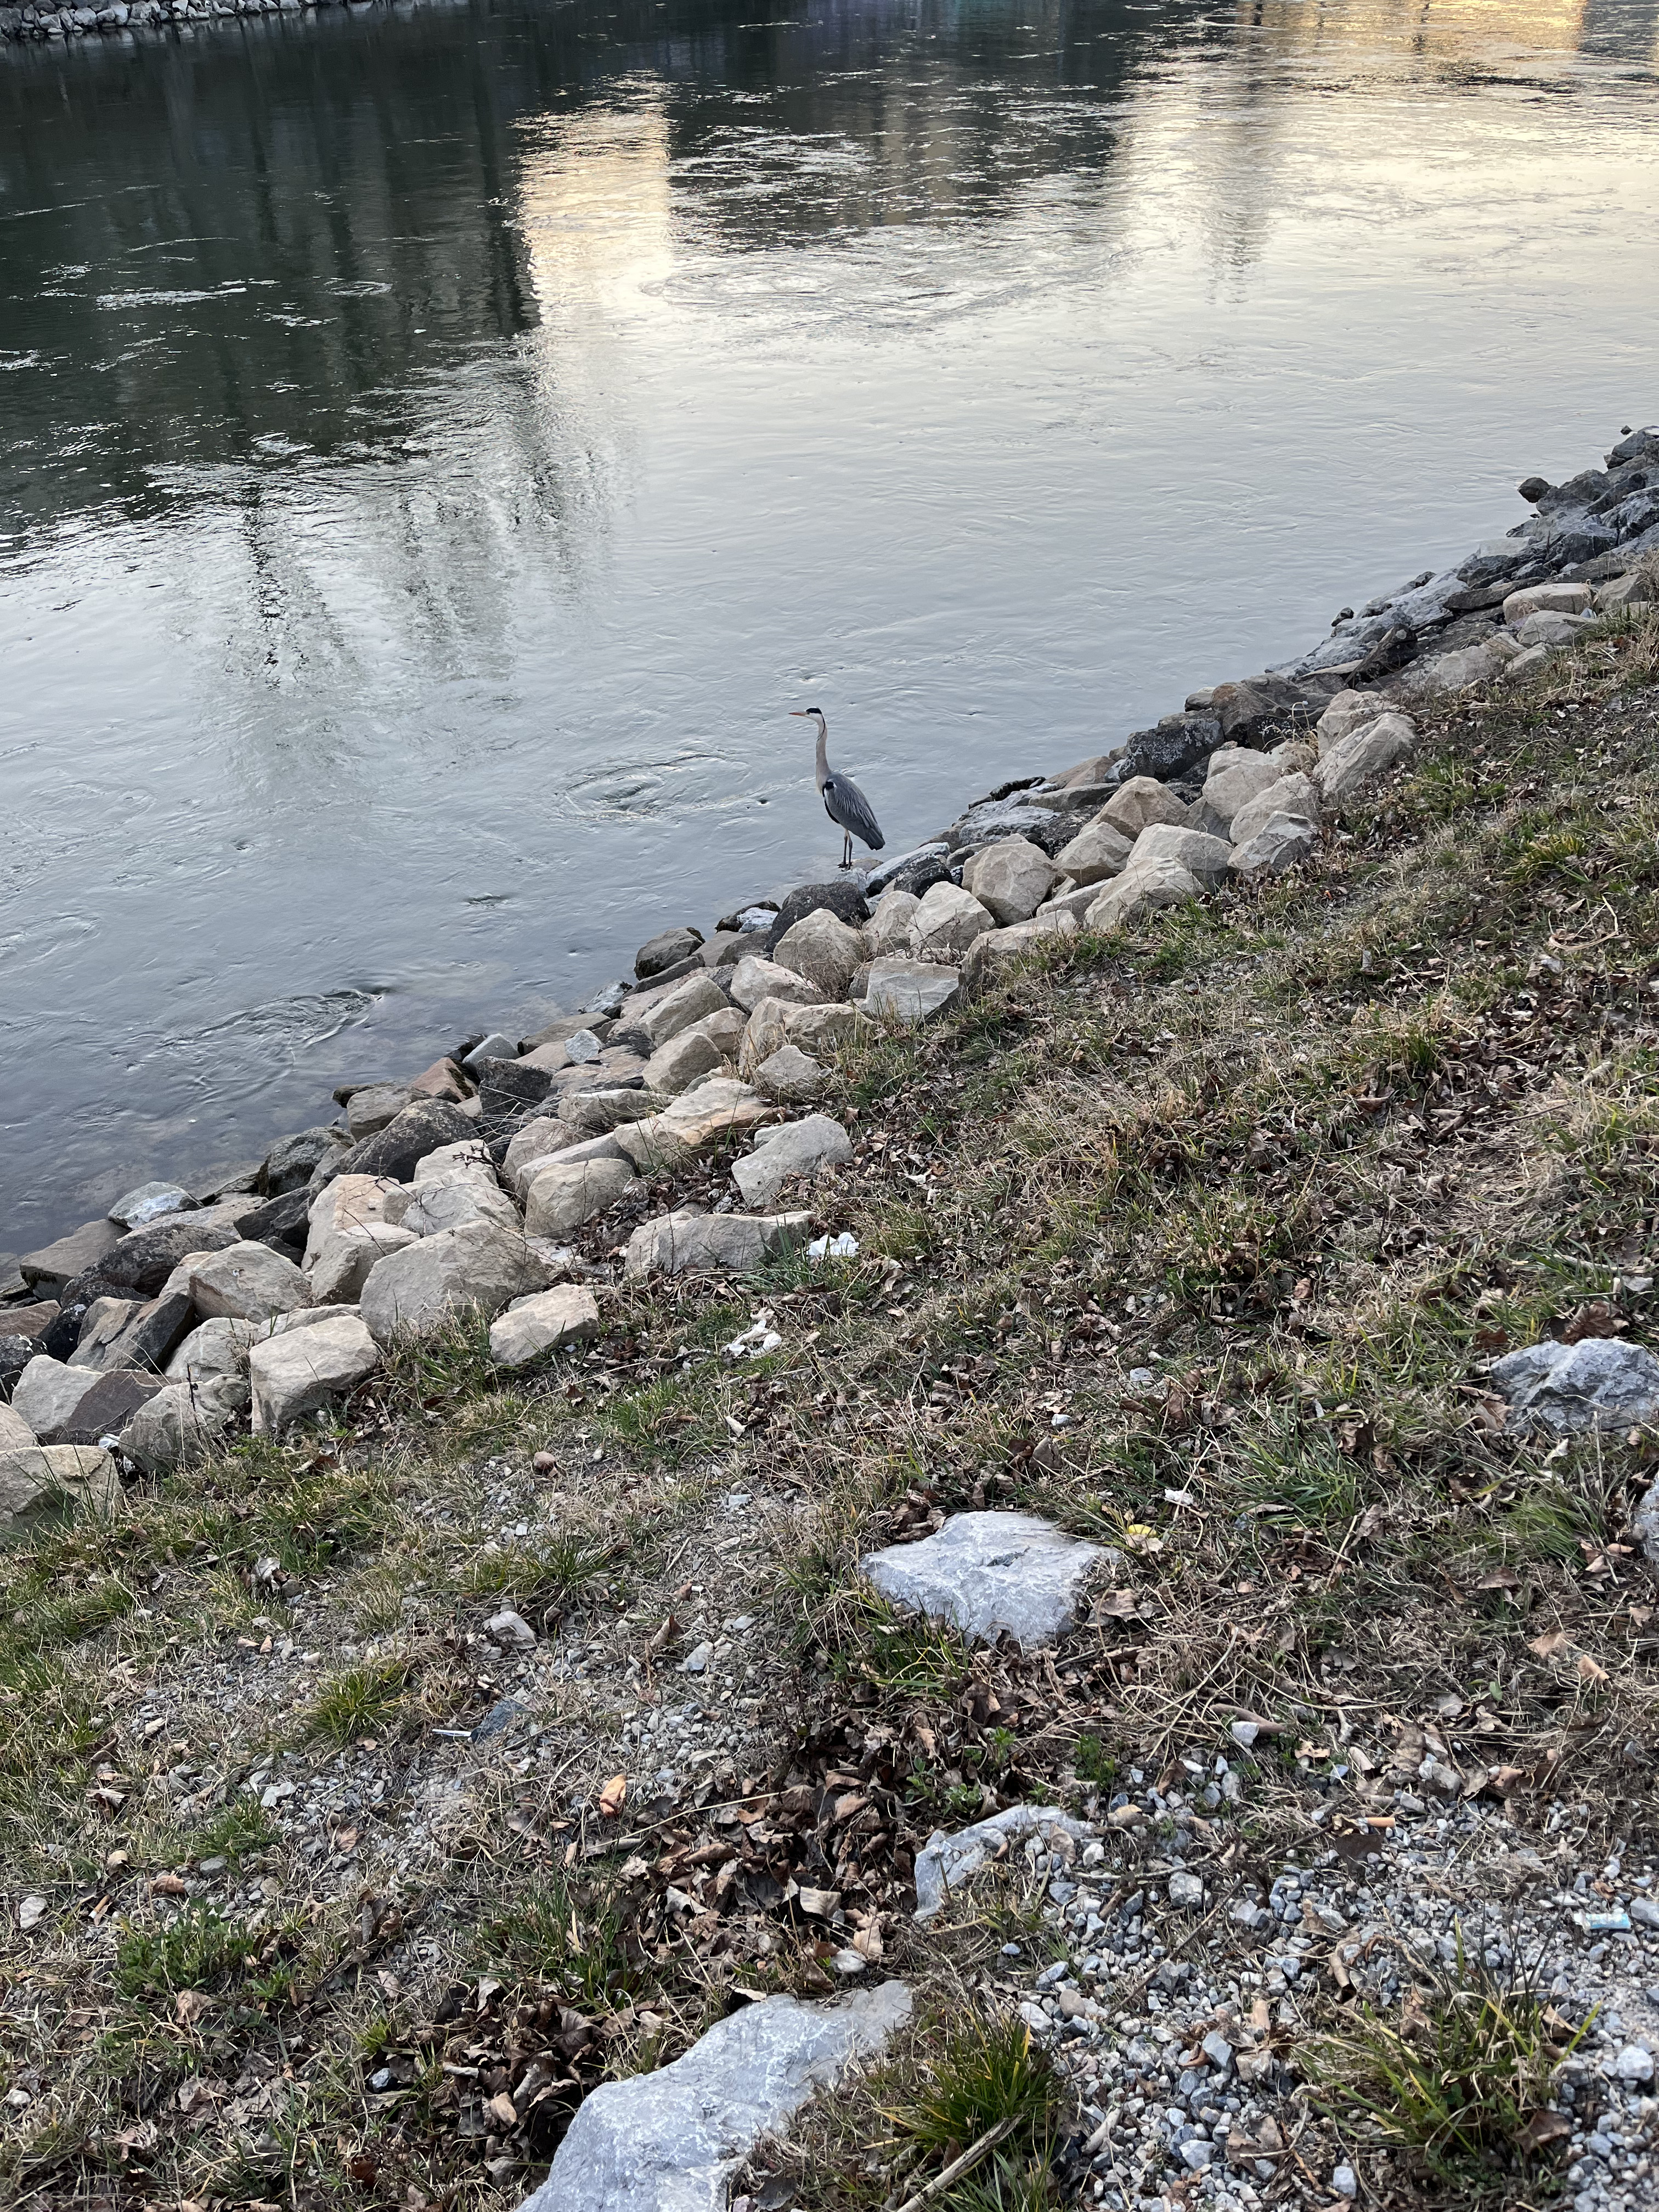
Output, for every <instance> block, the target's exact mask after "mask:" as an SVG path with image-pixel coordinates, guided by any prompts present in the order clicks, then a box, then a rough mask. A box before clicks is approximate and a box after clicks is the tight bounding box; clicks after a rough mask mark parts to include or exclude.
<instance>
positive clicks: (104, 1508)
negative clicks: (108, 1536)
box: [0, 1444, 121, 1534]
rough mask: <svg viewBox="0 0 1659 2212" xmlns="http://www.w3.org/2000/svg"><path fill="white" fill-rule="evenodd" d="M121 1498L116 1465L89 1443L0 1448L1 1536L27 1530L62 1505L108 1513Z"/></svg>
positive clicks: (105, 1453)
mask: <svg viewBox="0 0 1659 2212" xmlns="http://www.w3.org/2000/svg"><path fill="white" fill-rule="evenodd" d="M120 1495H121V1486H120V1483H119V1481H118V1479H117V1476H116V1473H115V1462H114V1461H113V1460H112V1458H111V1457H110V1455H109V1454H108V1453H107V1452H106V1451H99V1450H98V1449H95V1447H93V1446H89V1445H87V1444H35V1445H33V1446H28V1445H21V1446H19V1447H17V1448H16V1449H12V1450H4V1449H0V1534H11V1533H14V1532H15V1531H17V1530H18V1529H20V1528H24V1527H26V1526H27V1523H28V1522H29V1521H30V1520H32V1519H33V1517H34V1516H36V1515H37V1514H39V1513H42V1512H47V1511H50V1510H52V1507H54V1506H56V1505H60V1504H72V1505H74V1506H76V1507H77V1508H80V1509H82V1510H87V1511H90V1512H94V1513H108V1512H110V1511H111V1510H113V1508H114V1506H115V1504H116V1503H117V1501H118V1498H120Z"/></svg>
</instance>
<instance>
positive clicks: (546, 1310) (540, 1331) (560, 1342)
mask: <svg viewBox="0 0 1659 2212" xmlns="http://www.w3.org/2000/svg"><path fill="white" fill-rule="evenodd" d="M598 1334H599V1306H598V1304H596V1302H595V1300H594V1297H593V1293H592V1291H584V1290H580V1289H578V1288H577V1286H576V1285H574V1283H560V1284H557V1285H556V1286H555V1287H554V1288H553V1289H552V1290H550V1291H536V1292H534V1293H533V1294H532V1296H531V1297H527V1298H515V1299H514V1300H513V1304H511V1305H510V1306H509V1307H508V1308H507V1311H506V1312H505V1313H504V1314H499V1315H497V1316H496V1318H495V1321H494V1322H491V1324H490V1329H489V1356H490V1358H492V1359H493V1360H494V1361H495V1364H496V1366H497V1367H522V1366H523V1365H524V1364H525V1363H526V1360H530V1359H534V1358H536V1357H537V1356H538V1354H539V1353H541V1352H556V1351H561V1350H562V1349H563V1347H564V1346H566V1345H567V1344H587V1343H590V1342H591V1341H592V1339H593V1338H594V1337H596V1336H597V1335H598Z"/></svg>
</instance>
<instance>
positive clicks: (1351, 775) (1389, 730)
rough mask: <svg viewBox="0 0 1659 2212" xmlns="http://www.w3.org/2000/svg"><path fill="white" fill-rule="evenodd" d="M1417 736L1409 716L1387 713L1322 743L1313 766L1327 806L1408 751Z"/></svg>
mask: <svg viewBox="0 0 1659 2212" xmlns="http://www.w3.org/2000/svg"><path fill="white" fill-rule="evenodd" d="M1416 738H1417V727H1416V725H1415V724H1414V723H1413V721H1412V720H1411V719H1410V718H1409V716H1407V715H1405V714H1379V715H1377V716H1376V720H1373V721H1370V722H1362V723H1360V724H1359V725H1358V726H1357V727H1355V728H1353V729H1351V730H1349V731H1348V732H1347V733H1346V736H1344V737H1341V738H1339V739H1338V740H1337V742H1336V744H1334V745H1331V746H1324V745H1322V747H1321V750H1320V755H1319V761H1318V764H1317V765H1316V768H1315V769H1314V781H1315V783H1316V785H1317V786H1318V787H1319V795H1320V797H1321V799H1322V800H1323V801H1324V802H1325V804H1326V805H1328V806H1340V805H1342V804H1343V803H1344V802H1345V801H1346V799H1351V798H1352V796H1353V794H1354V793H1356V792H1357V791H1358V790H1360V789H1362V788H1363V787H1364V785H1366V784H1368V783H1369V782H1370V781H1371V780H1372V778H1373V777H1374V776H1378V775H1382V773H1383V769H1386V768H1391V767H1392V766H1393V764H1394V763H1395V761H1397V760H1399V759H1400V758H1401V756H1402V755H1404V754H1406V753H1408V752H1409V751H1410V750H1411V749H1412V746H1413V744H1414V743H1415V741H1416Z"/></svg>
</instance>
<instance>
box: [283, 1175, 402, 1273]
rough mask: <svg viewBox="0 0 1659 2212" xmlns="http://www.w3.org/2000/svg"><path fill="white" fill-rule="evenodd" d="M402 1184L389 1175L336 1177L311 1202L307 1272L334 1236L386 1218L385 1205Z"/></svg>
mask: <svg viewBox="0 0 1659 2212" xmlns="http://www.w3.org/2000/svg"><path fill="white" fill-rule="evenodd" d="M403 1189H404V1185H403V1184H402V1183H399V1182H393V1181H392V1178H391V1177H390V1176H360V1175H343V1176H336V1177H335V1178H334V1180H333V1182H331V1183H327V1184H325V1186H324V1187H323V1188H322V1189H321V1190H319V1192H318V1194H317V1195H316V1197H315V1198H313V1200H312V1201H311V1212H310V1214H309V1217H308V1225H307V1231H306V1249H305V1258H304V1260H303V1261H301V1267H302V1268H303V1269H304V1271H305V1273H307V1274H309V1273H310V1272H311V1270H312V1268H313V1267H315V1265H316V1263H317V1261H319V1259H320V1258H321V1257H322V1255H323V1253H324V1251H325V1249H327V1247H328V1245H329V1244H330V1243H332V1241H333V1240H334V1238H335V1237H343V1236H347V1235H349V1233H350V1232H351V1231H353V1230H356V1229H362V1228H363V1227H364V1226H365V1225H368V1223H371V1222H380V1221H384V1220H385V1219H386V1205H387V1202H388V1200H391V1199H392V1197H393V1196H394V1195H395V1194H401V1193H402V1191H403Z"/></svg>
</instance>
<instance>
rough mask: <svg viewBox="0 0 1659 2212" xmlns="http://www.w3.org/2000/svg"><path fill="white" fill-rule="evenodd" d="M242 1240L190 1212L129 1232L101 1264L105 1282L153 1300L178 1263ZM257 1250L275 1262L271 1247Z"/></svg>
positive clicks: (225, 1248)
mask: <svg viewBox="0 0 1659 2212" xmlns="http://www.w3.org/2000/svg"><path fill="white" fill-rule="evenodd" d="M240 1242H241V1239H240V1237H238V1236H237V1234H236V1231H234V1229H222V1228H219V1227H216V1226H215V1225H213V1224H212V1223H210V1222H206V1221H196V1220H193V1219H192V1218H191V1216H190V1215H189V1214H187V1213H183V1214H176V1215H174V1216H173V1217H172V1218H170V1219H168V1220H166V1221H158V1222H155V1223H154V1224H152V1225H151V1226H150V1227H149V1228H148V1229H133V1230H130V1231H128V1232H127V1234H126V1235H125V1237H122V1238H121V1239H120V1240H119V1242H118V1243H117V1244H116V1245H115V1247H114V1248H113V1249H112V1250H111V1251H108V1252H106V1253H105V1255H104V1256H103V1258H102V1259H101V1260H100V1261H99V1262H98V1273H99V1276H100V1280H101V1281H102V1282H104V1283H106V1284H109V1285H112V1287H114V1288H116V1289H119V1290H124V1291H134V1292H136V1293H137V1295H138V1296H139V1297H146V1298H153V1297H155V1296H156V1295H157V1293H158V1292H159V1291H161V1289H162V1287H163V1285H165V1284H166V1282H167V1278H168V1277H169V1276H170V1275H171V1274H172V1273H173V1269H174V1268H175V1267H177V1266H178V1265H179V1261H181V1260H183V1259H185V1258H187V1257H188V1256H189V1255H191V1254H192V1253H196V1252H203V1253H208V1252H223V1251H227V1250H228V1249H229V1248H230V1246H231V1245H233V1244H238V1243H240ZM258 1250H260V1251H261V1252H263V1253H264V1255H265V1256H266V1257H267V1258H268V1259H275V1258H276V1254H275V1253H273V1252H272V1251H271V1250H270V1247H269V1246H268V1245H264V1244H261V1245H260V1246H258Z"/></svg>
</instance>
